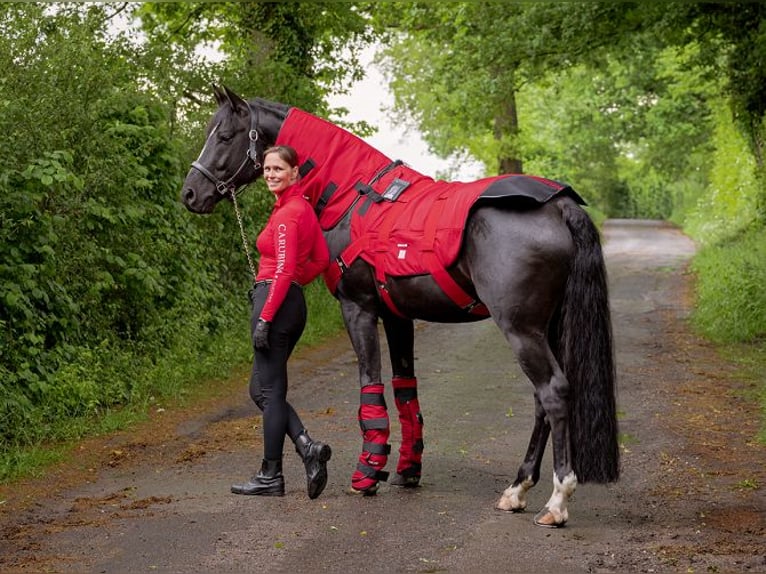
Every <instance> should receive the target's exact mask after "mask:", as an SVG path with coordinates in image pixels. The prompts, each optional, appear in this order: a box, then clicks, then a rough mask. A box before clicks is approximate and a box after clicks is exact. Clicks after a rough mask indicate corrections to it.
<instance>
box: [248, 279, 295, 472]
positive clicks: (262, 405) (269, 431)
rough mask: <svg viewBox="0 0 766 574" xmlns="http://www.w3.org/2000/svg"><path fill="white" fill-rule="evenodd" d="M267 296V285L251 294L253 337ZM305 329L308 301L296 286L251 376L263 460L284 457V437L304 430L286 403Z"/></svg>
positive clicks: (291, 286) (259, 285) (282, 309)
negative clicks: (292, 360)
mask: <svg viewBox="0 0 766 574" xmlns="http://www.w3.org/2000/svg"><path fill="white" fill-rule="evenodd" d="M268 293H269V284H268V283H265V282H261V281H259V282H258V283H256V285H255V289H254V291H253V292H252V295H251V297H252V302H253V313H252V316H251V321H250V334H251V338H252V334H253V332H254V330H255V325H256V323H257V321H258V317H259V316H260V313H261V309H263V306H264V304H265V303H266V296H267V295H268ZM305 326H306V300H305V299H304V297H303V289H302V288H301V287H299V286H298V285H296V284H294V283H293V284H292V285H290V290H289V291H288V292H287V297H285V300H284V302H283V303H282V305H281V306H280V307H279V311H277V314H276V316H275V317H274V320H273V321H272V323H271V328H270V329H269V350H267V351H258V350H255V360H254V361H253V370H252V373H251V374H250V397H251V398H252V399H253V401H254V402H255V404H256V405H258V408H259V409H261V410H262V411H263V457H264V458H267V459H269V460H277V459H281V458H282V454H283V452H284V445H285V435H287V436H289V437H290V439H291V440H293V441H295V437H297V436H298V435H299V434H300V433H301V432H303V430H304V429H303V423H302V422H301V419H300V417H298V413H296V412H295V409H294V408H293V407H292V406H291V405H290V403H288V402H287V359H288V358H289V357H290V354H291V353H292V352H293V349H294V348H295V345H296V343H297V342H298V339H300V337H301V334H303V329H304V327H305Z"/></svg>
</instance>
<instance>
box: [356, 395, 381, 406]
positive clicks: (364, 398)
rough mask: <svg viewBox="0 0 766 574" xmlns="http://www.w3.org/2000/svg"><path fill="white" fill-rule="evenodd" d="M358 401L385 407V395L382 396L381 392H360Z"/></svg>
mask: <svg viewBox="0 0 766 574" xmlns="http://www.w3.org/2000/svg"><path fill="white" fill-rule="evenodd" d="M359 402H360V403H361V404H363V405H377V406H379V407H385V406H386V397H384V396H383V394H382V393H381V394H379V393H362V394H361V396H360V397H359ZM386 408H387V407H386Z"/></svg>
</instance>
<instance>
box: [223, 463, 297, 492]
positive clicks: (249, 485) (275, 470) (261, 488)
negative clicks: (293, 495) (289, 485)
mask: <svg viewBox="0 0 766 574" xmlns="http://www.w3.org/2000/svg"><path fill="white" fill-rule="evenodd" d="M231 491H232V492H233V493H234V494H252V495H260V496H284V495H285V477H284V476H282V459H279V460H268V459H265V458H264V459H263V464H262V465H261V470H260V472H258V474H256V475H255V476H254V477H253V478H251V479H250V480H249V481H248V482H246V483H245V484H233V485H232V486H231Z"/></svg>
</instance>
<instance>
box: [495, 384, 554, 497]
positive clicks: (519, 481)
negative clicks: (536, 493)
mask: <svg viewBox="0 0 766 574" xmlns="http://www.w3.org/2000/svg"><path fill="white" fill-rule="evenodd" d="M550 433H551V427H550V426H549V425H548V423H547V422H546V420H545V411H544V410H543V406H542V404H540V400H539V399H538V398H537V395H536V394H535V426H534V429H533V430H532V436H531V438H530V439H529V447H528V448H527V453H526V455H525V456H524V462H523V463H522V464H521V466H520V467H519V472H518V475H517V476H516V480H515V481H514V483H513V484H512V485H511V486H509V487H508V488H506V489H505V492H503V496H501V497H500V500H499V501H498V503H497V508H498V509H499V510H510V511H511V512H523V511H524V510H525V509H526V508H527V492H528V491H529V490H530V489H531V488H532V487H533V486H534V485H535V484H537V482H538V480H540V464H541V463H542V460H543V454H544V453H545V445H546V443H547V442H548V437H549V436H550Z"/></svg>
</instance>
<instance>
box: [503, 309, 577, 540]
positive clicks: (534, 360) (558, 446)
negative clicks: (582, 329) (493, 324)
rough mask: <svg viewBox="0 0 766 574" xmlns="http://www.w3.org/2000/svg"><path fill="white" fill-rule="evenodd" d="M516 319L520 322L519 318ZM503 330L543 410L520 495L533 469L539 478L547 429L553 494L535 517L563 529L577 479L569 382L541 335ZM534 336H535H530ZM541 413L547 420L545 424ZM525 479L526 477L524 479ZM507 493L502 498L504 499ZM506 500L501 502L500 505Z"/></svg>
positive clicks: (541, 523) (540, 522)
mask: <svg viewBox="0 0 766 574" xmlns="http://www.w3.org/2000/svg"><path fill="white" fill-rule="evenodd" d="M517 319H519V320H521V318H520V317H517ZM521 322H523V321H521ZM498 323H499V324H501V322H498ZM501 329H503V332H504V333H505V335H506V338H507V339H508V340H509V341H510V343H511V346H512V347H513V349H514V351H515V352H516V355H517V356H518V358H519V363H520V365H521V368H522V370H523V371H524V373H525V374H526V375H527V377H529V379H530V381H532V384H533V385H534V387H535V404H536V405H537V404H539V405H540V406H541V409H538V408H537V407H536V409H535V429H534V431H533V434H532V439H531V440H530V450H532V451H533V452H534V454H533V456H532V457H530V454H529V452H527V457H526V459H525V461H524V464H522V466H521V468H520V469H519V478H521V480H522V483H521V484H520V486H519V488H518V489H517V492H522V491H525V489H524V486H522V484H523V482H524V481H525V480H532V481H533V482H534V478H533V477H534V476H535V475H534V465H538V474H539V464H540V461H539V460H538V458H537V457H542V453H543V450H544V446H545V442H544V441H543V439H544V438H547V431H546V427H547V428H549V429H550V432H551V435H552V443H553V494H552V495H551V497H550V499H549V500H548V502H547V503H546V505H545V507H543V509H542V510H541V511H540V512H538V513H537V515H536V516H535V524H538V525H539V526H550V527H556V526H563V525H564V524H565V523H566V522H567V520H568V519H569V511H568V508H567V507H568V503H569V499H570V498H571V496H572V495H573V494H574V491H575V488H576V487H577V477H576V476H575V473H574V471H573V469H572V455H571V445H570V444H569V412H568V411H569V409H568V395H569V382H568V381H567V379H566V377H565V376H564V373H563V371H562V370H561V368H560V367H559V365H558V362H557V361H556V359H555V357H554V356H553V353H552V351H551V349H550V347H549V346H548V343H547V341H546V338H545V336H544V335H543V334H542V332H541V331H537V330H536V329H533V330H531V332H530V333H526V334H525V333H521V332H519V331H518V330H515V329H513V328H511V327H510V326H509V325H507V326H506V328H503V325H502V324H501ZM535 332H536V334H531V333H535ZM540 410H542V412H543V413H544V417H545V418H544V419H542V422H541V413H540ZM541 425H542V426H541ZM530 463H532V465H533V466H532V474H531V475H528V474H527V472H528V468H527V467H526V465H528V464H530ZM523 475H526V476H525V477H524V478H522V476H523ZM519 478H517V479H516V482H514V485H516V484H517V483H519ZM513 489H514V486H513V485H512V486H511V488H510V490H511V491H512V492H513ZM526 490H528V488H526ZM506 493H507V491H506ZM506 493H504V494H503V498H504V497H505V496H506ZM503 498H501V502H502V500H503ZM499 504H500V503H498V506H499Z"/></svg>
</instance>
